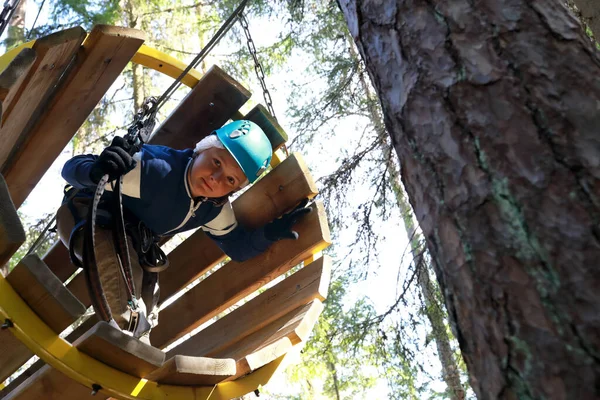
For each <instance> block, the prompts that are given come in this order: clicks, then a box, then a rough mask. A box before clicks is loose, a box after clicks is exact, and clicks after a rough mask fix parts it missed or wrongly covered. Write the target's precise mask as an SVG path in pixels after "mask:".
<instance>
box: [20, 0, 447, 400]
mask: <svg viewBox="0 0 600 400" xmlns="http://www.w3.org/2000/svg"><path fill="white" fill-rule="evenodd" d="M37 11H38V10H37V4H35V3H33V2H32V1H31V0H29V3H28V11H27V18H26V26H27V27H30V26H31V25H32V23H33V19H34V18H35V14H36V13H37ZM46 12H47V10H43V11H42V13H41V17H40V22H38V23H43V21H44V19H45V16H44V15H45V14H46ZM250 29H251V32H252V35H253V37H254V40H255V42H256V45H257V47H262V46H267V45H269V44H271V43H272V41H273V40H274V38H276V37H277V34H278V32H279V31H280V29H281V26H280V25H279V24H277V23H272V21H258V20H250ZM188 50H189V51H190V52H194V51H198V49H197V48H195V47H193V46H192V45H190V48H189V49H188ZM227 50H228V49H223V50H222V51H219V49H216V50H215V52H214V53H215V54H226V53H227V52H228V51H227ZM217 61H218V60H217ZM213 62H214V61H213ZM210 63H211V58H210V57H209V58H208V60H207V65H210ZM289 64H290V65H294V66H295V68H297V69H299V70H302V69H304V68H305V66H306V60H305V58H304V57H303V56H302V55H301V54H296V55H294V56H293V57H292V59H290V60H289ZM168 83H170V82H167V83H166V84H167V85H168ZM119 86H120V84H119V83H118V82H117V83H115V85H113V88H114V87H119ZM267 86H268V87H269V89H270V93H271V96H272V98H273V100H274V102H273V103H274V107H275V112H276V113H277V117H278V121H279V123H280V124H281V125H282V126H283V127H284V129H286V128H287V127H289V126H290V125H291V123H290V120H289V118H288V117H287V116H286V114H285V110H286V109H287V99H288V98H289V97H290V90H291V88H290V75H289V71H285V70H282V71H277V73H276V74H274V75H272V76H268V77H267ZM249 89H250V90H251V91H252V92H253V93H254V96H253V98H252V100H251V101H253V102H260V103H264V100H263V99H262V90H261V89H260V86H259V84H258V81H257V80H255V81H254V82H253V83H252V86H251V87H250V88H249ZM157 94H158V93H157ZM329 128H330V129H335V130H341V131H342V132H344V133H345V134H346V135H347V137H348V139H347V140H348V144H349V145H351V143H352V141H353V140H354V141H355V140H358V139H357V137H358V134H359V132H358V130H357V129H356V124H355V121H345V123H341V124H338V125H336V126H331V127H329ZM286 130H287V132H288V134H289V136H290V140H291V139H292V138H293V136H294V132H292V131H291V130H289V129H286ZM123 133H124V132H123ZM123 133H121V134H123ZM337 137H339V136H337ZM337 137H336V136H335V135H333V134H331V132H328V131H327V130H326V129H324V132H323V135H322V139H321V146H315V149H314V151H313V149H311V151H309V152H307V153H305V154H302V155H303V157H304V159H305V160H306V162H307V164H308V165H309V166H310V169H311V172H312V173H313V176H314V178H315V179H318V178H319V177H322V176H324V175H325V174H327V173H329V172H330V171H332V170H334V169H335V163H334V157H331V156H330V154H328V153H327V149H330V148H336V147H337V143H332V141H335V140H339V139H336V138H337ZM70 157H71V150H70V146H67V148H66V149H65V150H64V151H63V152H62V154H61V155H60V156H59V157H58V158H57V159H56V161H55V162H54V163H53V165H52V166H51V167H50V169H49V170H48V171H47V173H46V174H45V175H44V177H43V178H42V179H41V181H40V182H39V184H38V185H37V186H36V188H35V189H34V190H33V191H32V193H31V195H30V196H29V197H28V199H27V201H26V202H25V203H24V205H23V206H22V207H21V209H20V211H21V212H22V213H23V215H24V218H25V219H24V222H25V223H32V222H33V221H34V220H35V219H36V218H39V217H41V216H42V215H44V214H47V213H51V212H54V211H55V210H56V209H57V208H58V206H59V205H60V202H61V200H62V189H63V186H64V182H63V181H62V179H61V178H60V170H61V168H62V165H63V164H64V163H65V161H67V160H68V159H69V158H70ZM355 196H356V197H355V200H356V201H359V200H360V197H361V196H368V192H367V191H364V192H359V193H356V194H355ZM347 211H348V213H349V212H351V210H347ZM379 229H380V233H381V235H383V236H384V237H386V240H385V241H384V243H383V244H382V245H381V246H380V249H379V253H378V254H377V256H378V258H379V261H380V263H381V265H383V266H386V267H385V268H379V269H374V268H373V270H372V271H371V273H370V274H369V277H368V279H366V280H364V281H363V282H359V283H357V284H355V285H353V287H352V289H351V290H350V295H349V297H348V306H350V305H351V304H352V302H353V300H354V299H357V298H359V297H362V296H368V297H369V298H370V300H371V301H372V303H373V305H374V306H375V308H376V309H377V310H378V312H383V311H385V310H386V309H387V308H388V307H389V306H390V305H391V304H392V303H393V301H394V299H395V294H396V292H397V289H398V284H397V277H398V267H399V266H400V265H401V264H402V263H403V265H404V267H403V268H404V270H406V267H405V266H406V262H407V260H401V259H400V258H401V255H402V252H401V253H400V254H399V250H398V249H405V248H406V247H407V243H408V241H407V238H406V234H405V232H404V228H403V227H402V226H401V225H399V223H398V221H397V220H394V219H390V220H388V221H382V222H381V223H380V224H379ZM353 239H354V232H353V231H352V230H348V231H346V232H342V233H341V235H340V243H341V246H340V248H339V249H338V254H342V255H343V254H344V252H345V250H346V249H345V247H346V246H350V245H351V243H352V241H353ZM431 347H432V346H429V349H431ZM429 353H431V354H424V355H423V357H424V360H425V359H428V360H429V362H431V366H430V368H432V370H439V368H440V367H439V365H438V363H436V361H435V359H436V357H432V355H434V353H432V352H429ZM289 359H290V361H291V362H297V361H298V358H297V357H289ZM432 359H433V361H431V360H432ZM435 386H436V387H435V389H436V390H438V391H443V390H444V389H445V385H444V384H443V383H442V382H437V383H435ZM268 389H269V391H271V392H273V393H285V392H286V390H289V384H288V383H286V382H285V379H284V375H283V374H280V375H279V376H277V377H276V379H275V380H274V381H272V382H271V383H270V384H269V386H268ZM369 398H370V399H386V398H388V393H387V388H386V387H385V385H384V384H383V383H381V384H379V385H378V386H377V387H376V388H375V389H374V390H373V391H372V392H371V393H369Z"/></svg>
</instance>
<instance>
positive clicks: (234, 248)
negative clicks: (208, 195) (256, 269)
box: [202, 202, 273, 261]
mask: <svg viewBox="0 0 600 400" xmlns="http://www.w3.org/2000/svg"><path fill="white" fill-rule="evenodd" d="M202 230H203V231H205V232H206V234H207V235H208V237H210V238H211V239H212V240H214V241H215V242H216V243H217V245H218V246H219V247H220V248H221V250H223V252H224V253H225V254H227V255H228V256H229V257H231V259H232V260H234V261H245V260H248V259H250V258H252V257H255V256H257V255H259V254H261V253H262V252H264V251H265V250H267V249H268V248H269V246H271V244H273V242H272V241H271V240H269V239H267V238H266V237H265V232H264V229H263V228H259V229H253V230H250V229H246V228H244V227H243V226H241V225H240V224H238V223H237V220H236V218H235V215H234V213H233V209H232V208H231V203H229V202H227V203H225V205H223V207H222V208H221V211H220V212H219V214H218V215H217V216H216V217H215V218H214V219H212V220H211V221H209V222H208V223H206V224H205V225H203V226H202Z"/></svg>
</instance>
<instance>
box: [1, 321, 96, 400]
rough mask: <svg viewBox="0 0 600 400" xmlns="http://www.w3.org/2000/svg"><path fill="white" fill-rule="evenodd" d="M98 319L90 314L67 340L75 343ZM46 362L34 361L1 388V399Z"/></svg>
mask: <svg viewBox="0 0 600 400" xmlns="http://www.w3.org/2000/svg"><path fill="white" fill-rule="evenodd" d="M97 321H98V320H97V319H96V316H95V315H92V316H90V317H89V318H88V319H86V320H85V321H84V322H83V323H82V324H81V325H79V326H78V327H77V328H76V329H75V330H74V331H73V332H71V333H70V334H68V335H67V337H66V338H65V340H66V341H67V342H70V343H73V341H75V340H77V339H78V338H79V337H80V336H81V335H83V334H84V333H85V332H87V331H88V330H90V329H92V327H93V326H94V325H96V323H97ZM44 365H46V363H45V362H44V361H42V360H37V361H36V362H35V363H33V364H32V365H31V366H30V367H29V368H27V370H25V371H23V373H21V375H19V376H18V377H16V378H15V379H13V380H12V381H11V382H10V383H9V384H8V385H6V387H5V388H3V389H2V390H0V399H4V398H5V397H6V396H8V394H9V393H10V392H12V391H13V390H15V389H16V388H17V387H18V386H19V385H20V384H21V383H23V382H25V381H26V380H27V379H29V377H30V376H32V375H33V374H35V373H36V372H37V371H39V370H40V369H41V368H42V367H43V366H44Z"/></svg>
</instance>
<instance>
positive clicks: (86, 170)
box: [61, 154, 98, 189]
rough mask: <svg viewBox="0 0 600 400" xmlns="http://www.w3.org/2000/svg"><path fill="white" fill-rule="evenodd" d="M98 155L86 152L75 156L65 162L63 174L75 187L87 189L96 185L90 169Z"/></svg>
mask: <svg viewBox="0 0 600 400" xmlns="http://www.w3.org/2000/svg"><path fill="white" fill-rule="evenodd" d="M97 158H98V156H96V155H93V154H84V155H80V156H75V157H73V158H71V159H70V160H69V161H67V162H66V163H65V165H64V166H63V169H62V172H61V175H62V177H63V178H64V180H66V181H67V182H69V183H70V184H71V185H72V186H73V187H75V188H77V189H85V188H90V187H95V186H96V184H94V182H92V180H91V179H90V170H91V169H92V165H93V164H94V161H96V159H97Z"/></svg>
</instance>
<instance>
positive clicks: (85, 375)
mask: <svg viewBox="0 0 600 400" xmlns="http://www.w3.org/2000/svg"><path fill="white" fill-rule="evenodd" d="M34 43H35V40H33V41H30V42H28V43H25V44H22V45H21V46H19V47H17V48H14V49H12V50H10V51H9V52H7V53H6V54H4V55H2V56H1V57H0V71H3V70H4V69H5V68H6V67H7V66H8V64H9V63H10V62H11V61H12V60H13V58H14V57H15V56H16V55H17V54H18V53H19V51H21V49H23V48H26V47H29V48H31V47H33V45H34ZM131 61H132V62H135V63H137V64H140V65H143V66H145V67H148V68H151V69H153V70H156V71H158V72H161V73H163V74H165V75H168V76H170V77H172V78H177V77H178V76H179V75H180V74H181V73H182V72H183V70H184V69H185V68H186V65H185V64H184V63H182V62H181V61H179V60H177V59H175V58H173V57H171V56H169V55H168V54H166V53H163V52H161V51H159V50H156V49H153V48H151V47H148V46H146V45H142V46H141V47H140V49H139V50H138V51H137V53H136V54H135V55H134V56H133V58H132V59H131ZM201 76H202V75H201V74H200V72H198V71H197V70H195V69H192V70H190V71H189V72H188V73H187V75H186V76H185V77H184V78H183V79H182V83H183V84H185V85H186V86H189V87H191V88H193V87H194V86H195V85H196V84H197V83H198V81H199V80H200V78H201ZM284 158H285V154H284V153H283V152H276V154H275V155H274V157H273V162H272V165H273V166H275V165H277V164H279V163H280V162H281V161H283V159H284ZM311 261H313V257H311V258H309V259H308V260H306V261H305V263H309V262H311ZM0 318H1V320H2V321H3V320H5V319H9V320H11V321H12V323H13V326H12V327H10V328H8V329H9V330H10V331H11V332H12V334H13V335H14V336H15V337H16V338H17V339H19V340H20V341H21V342H23V343H24V344H25V345H26V346H27V347H28V348H29V349H30V350H31V351H32V352H33V353H35V354H36V355H37V356H38V357H40V358H41V359H42V360H43V361H44V362H46V363H47V364H49V365H51V366H52V367H54V368H56V369H57V370H59V371H60V372H62V373H64V374H65V375H67V376H68V377H70V378H72V379H73V380H75V381H77V382H79V383H81V384H83V385H85V386H87V387H89V388H90V390H91V387H92V385H93V384H97V385H100V386H101V387H102V390H101V392H102V393H104V394H106V395H109V396H111V397H114V398H116V399H148V400H150V399H153V400H154V399H156V400H158V399H181V400H186V399H190V400H201V399H202V400H226V399H231V398H234V397H240V396H243V395H244V394H247V393H250V392H252V391H253V390H255V389H257V388H259V387H260V386H264V385H266V384H267V383H268V382H269V380H270V379H271V377H272V376H273V375H274V374H275V373H276V372H277V370H278V369H279V367H280V366H282V362H283V361H284V358H285V356H286V355H284V356H281V357H279V358H278V359H276V360H274V361H272V362H271V363H269V364H267V365H265V366H264V367H262V368H260V369H258V370H256V371H254V372H252V373H251V374H249V375H247V376H245V377H243V378H239V379H236V380H235V381H230V382H222V383H219V384H217V385H214V386H203V387H191V386H174V385H163V384H160V385H159V384H157V383H156V382H152V381H148V380H145V379H139V378H137V377H134V376H131V375H129V374H126V373H124V372H121V371H119V370H117V369H115V368H112V367H110V366H108V365H106V364H104V363H102V362H100V361H98V360H95V359H94V358H92V357H90V356H88V355H87V354H85V353H83V352H80V351H79V350H78V349H77V348H76V347H73V346H72V345H71V344H70V343H69V342H67V341H65V340H64V339H61V338H60V337H59V336H58V335H57V334H56V333H55V332H53V331H52V329H51V328H49V327H48V325H46V324H45V323H44V322H43V321H42V320H41V319H40V318H39V317H38V316H37V315H36V314H35V313H34V312H33V311H32V310H31V309H30V308H29V306H28V305H27V304H26V303H25V302H24V301H23V299H21V297H20V296H19V295H18V294H17V293H16V292H15V291H14V289H13V288H12V287H11V285H10V284H9V283H8V281H6V279H5V278H4V277H2V275H1V274H0ZM0 387H1V383H0Z"/></svg>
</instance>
